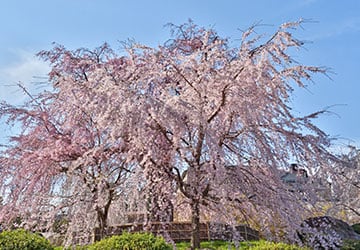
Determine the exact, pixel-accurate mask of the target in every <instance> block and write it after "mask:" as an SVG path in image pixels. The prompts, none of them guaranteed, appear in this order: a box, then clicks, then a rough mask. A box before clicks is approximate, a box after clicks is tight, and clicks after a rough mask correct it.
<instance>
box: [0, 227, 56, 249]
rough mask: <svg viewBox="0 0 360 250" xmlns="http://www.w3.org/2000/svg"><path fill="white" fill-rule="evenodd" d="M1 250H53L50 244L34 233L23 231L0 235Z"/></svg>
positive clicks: (5, 232) (6, 232)
mask: <svg viewBox="0 0 360 250" xmlns="http://www.w3.org/2000/svg"><path fill="white" fill-rule="evenodd" d="M0 249H1V250H53V249H54V247H53V246H52V245H51V244H50V242H49V241H48V240H47V239H45V238H44V237H42V236H41V235H38V234H36V233H31V232H29V231H26V230H24V229H16V230H12V231H3V232H2V233H0Z"/></svg>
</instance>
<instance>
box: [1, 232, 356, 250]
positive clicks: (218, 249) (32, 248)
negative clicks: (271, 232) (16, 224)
mask: <svg viewBox="0 0 360 250" xmlns="http://www.w3.org/2000/svg"><path fill="white" fill-rule="evenodd" d="M176 248H177V249H178V250H187V249H190V242H180V243H177V244H176ZM200 248H201V249H207V250H228V249H231V250H236V249H244V250H248V249H249V250H275V249H276V250H308V249H309V248H306V247H300V246H296V245H290V244H285V243H282V242H279V243H275V242H269V241H264V240H260V241H247V242H240V245H237V244H235V243H233V242H226V241H219V240H218V241H204V242H201V245H200ZM0 249H1V250H70V249H71V250H73V249H76V250H99V249H101V250H142V249H149V250H171V249H173V246H172V245H170V244H168V243H166V241H165V240H164V238H162V237H159V236H154V235H152V234H150V233H127V232H124V233H123V234H121V235H116V236H112V237H108V238H105V239H103V240H101V241H98V242H95V243H94V244H91V245H88V246H76V247H71V248H65V247H62V246H57V247H55V246H53V245H51V243H50V242H49V241H48V240H47V239H45V238H44V237H43V236H41V235H40V234H37V233H32V232H29V231H26V230H24V229H17V230H12V231H3V232H2V233H0ZM341 249H342V250H356V249H360V241H356V240H352V241H345V242H344V245H343V247H342V248H341Z"/></svg>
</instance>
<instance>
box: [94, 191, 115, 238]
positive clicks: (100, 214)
mask: <svg viewBox="0 0 360 250" xmlns="http://www.w3.org/2000/svg"><path fill="white" fill-rule="evenodd" d="M113 194H114V191H113V190H109V197H108V200H107V202H106V204H105V206H104V207H103V208H100V207H98V208H97V209H96V212H97V219H98V223H99V233H100V235H99V236H100V239H102V238H104V237H105V236H107V235H106V232H105V230H106V227H107V219H108V215H109V208H110V205H111V202H112V198H113Z"/></svg>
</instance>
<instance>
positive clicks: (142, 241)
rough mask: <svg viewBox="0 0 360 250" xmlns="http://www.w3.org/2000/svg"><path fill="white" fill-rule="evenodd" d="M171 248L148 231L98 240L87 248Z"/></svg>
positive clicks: (90, 249)
mask: <svg viewBox="0 0 360 250" xmlns="http://www.w3.org/2000/svg"><path fill="white" fill-rule="evenodd" d="M98 249H101V250H171V249H172V247H171V246H170V245H169V244H167V243H166V242H165V240H164V239H163V238H161V237H155V236H154V235H152V234H149V233H127V232H124V233H122V234H121V235H116V236H112V237H110V238H105V239H103V240H101V241H98V242H96V243H94V244H92V245H90V246H89V247H88V250H98Z"/></svg>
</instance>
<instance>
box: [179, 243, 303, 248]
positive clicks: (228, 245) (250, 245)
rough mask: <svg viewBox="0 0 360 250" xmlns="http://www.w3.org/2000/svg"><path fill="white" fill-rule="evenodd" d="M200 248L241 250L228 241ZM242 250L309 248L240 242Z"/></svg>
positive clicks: (205, 244) (188, 244)
mask: <svg viewBox="0 0 360 250" xmlns="http://www.w3.org/2000/svg"><path fill="white" fill-rule="evenodd" d="M176 248H177V249H178V250H186V249H189V248H190V243H189V242H180V243H178V244H176ZM200 248H202V249H211V250H228V249H231V250H235V249H239V248H237V247H236V246H235V244H233V243H231V242H226V241H205V242H201V244H200ZM240 249H245V250H248V249H249V250H307V249H308V248H303V247H299V246H296V245H288V244H285V243H274V242H268V241H251V242H250V241H248V242H240Z"/></svg>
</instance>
